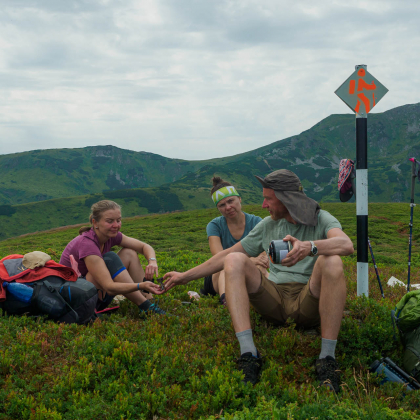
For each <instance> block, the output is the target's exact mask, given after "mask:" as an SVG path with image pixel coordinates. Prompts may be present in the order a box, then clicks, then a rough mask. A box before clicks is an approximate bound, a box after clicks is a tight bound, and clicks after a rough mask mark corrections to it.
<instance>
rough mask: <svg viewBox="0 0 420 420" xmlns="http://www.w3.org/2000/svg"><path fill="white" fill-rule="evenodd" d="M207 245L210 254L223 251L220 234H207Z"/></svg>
mask: <svg viewBox="0 0 420 420" xmlns="http://www.w3.org/2000/svg"><path fill="white" fill-rule="evenodd" d="M209 247H210V252H211V255H216V254H218V253H219V252H222V251H223V246H222V241H221V240H220V236H209Z"/></svg>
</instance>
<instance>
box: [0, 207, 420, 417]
mask: <svg viewBox="0 0 420 420" xmlns="http://www.w3.org/2000/svg"><path fill="white" fill-rule="evenodd" d="M323 208H324V209H326V210H328V211H330V212H331V213H332V214H334V215H335V216H336V217H337V218H338V219H339V220H340V222H341V223H342V225H343V228H344V230H345V232H346V233H347V234H348V235H349V236H350V237H351V239H352V240H353V242H354V244H355V245H356V217H355V207H354V205H351V204H347V205H346V204H325V205H323ZM244 210H245V211H247V212H249V213H254V214H258V215H261V216H263V217H265V216H266V213H265V211H264V210H262V209H261V208H260V207H259V206H245V207H244ZM369 213H370V216H369V229H370V231H369V234H370V238H371V241H372V245H373V249H374V252H375V257H376V260H377V263H378V266H379V272H380V275H381V280H382V284H383V285H384V291H385V299H382V297H381V295H380V292H379V288H378V285H377V279H376V275H375V272H374V270H373V267H372V266H370V269H369V278H370V286H369V287H370V290H369V298H360V297H357V296H356V277H357V276H356V260H357V257H356V253H355V254H354V255H352V256H350V257H346V258H343V261H344V266H345V274H346V278H347V283H348V297H347V302H346V308H345V316H344V319H343V324H342V328H341V332H340V336H339V340H338V346H337V360H338V361H339V363H340V367H341V369H342V379H343V386H342V392H341V393H340V394H339V395H338V396H336V395H331V394H329V393H327V392H326V391H325V390H323V389H321V388H319V387H318V385H317V383H316V381H315V377H314V373H313V363H314V361H315V359H316V358H317V356H318V354H319V348H320V340H321V338H320V335H319V331H317V330H315V331H303V330H298V329H296V328H295V326H294V325H293V324H287V325H285V326H284V327H282V328H277V327H273V326H271V325H269V324H267V323H266V322H265V321H263V320H262V319H261V318H260V317H259V316H258V315H257V314H256V313H255V312H252V324H253V330H254V336H255V341H256V344H257V346H258V348H259V350H260V351H261V353H262V354H263V355H264V368H263V373H262V377H261V380H260V382H259V383H258V384H257V385H256V386H254V387H253V386H251V385H249V384H248V385H244V384H242V382H241V375H240V373H239V372H238V371H237V370H236V368H235V359H236V358H237V357H238V355H239V354H238V350H239V349H238V345H237V342H236V339H235V336H234V333H233V329H232V326H231V322H230V317H229V314H228V311H227V310H226V308H224V307H223V306H221V305H219V303H218V301H217V299H216V298H201V299H200V300H199V301H191V300H190V299H189V297H188V294H187V292H188V291H189V290H194V291H198V290H199V288H200V285H201V282H202V280H196V281H194V282H191V283H189V284H188V285H186V286H179V287H177V288H175V289H173V290H171V291H170V292H169V293H168V294H166V295H163V296H162V297H160V299H159V305H160V306H161V307H163V308H164V309H165V310H167V311H168V312H170V313H172V314H174V315H177V316H176V317H158V316H155V317H150V318H149V319H147V320H141V319H140V318H139V316H138V313H137V308H135V307H134V306H133V305H131V304H129V303H128V302H126V301H123V302H122V303H121V308H120V311H119V312H117V313H115V314H114V315H111V316H110V317H108V318H106V319H101V320H97V321H96V322H95V323H94V324H93V325H90V326H78V325H59V324H56V323H53V322H50V321H47V320H45V319H39V318H38V319H34V318H30V317H7V316H2V317H0V335H1V340H0V419H153V420H157V419H200V418H201V419H205V418H210V419H221V418H225V419H232V420H233V419H347V418H349V419H350V418H351V419H353V418H354V419H356V418H357V419H413V418H420V396H419V394H418V393H417V392H407V391H405V390H404V389H403V387H402V386H400V385H398V384H386V385H380V384H379V382H380V381H379V380H378V379H377V378H375V377H374V376H372V375H371V374H370V373H369V371H368V367H369V366H370V364H371V363H372V362H373V361H374V360H376V359H378V358H380V357H381V356H388V357H391V358H392V359H393V360H394V361H395V362H396V363H398V364H401V354H402V351H401V346H400V344H399V342H398V341H396V340H394V336H393V330H392V325H391V322H390V310H391V309H392V308H393V307H394V306H395V304H396V302H398V300H399V299H400V298H401V297H402V296H403V294H404V293H405V289H404V288H394V289H391V288H389V287H388V286H386V285H385V284H386V281H387V280H388V279H389V278H390V277H391V276H394V277H396V278H398V279H400V280H402V281H406V278H407V257H408V222H409V218H410V207H409V205H408V204H372V205H370V207H369ZM216 215H217V213H216V211H215V210H213V209H211V210H201V211H190V212H182V213H172V214H165V215H159V216H146V217H139V218H130V219H124V220H123V228H122V231H123V233H125V234H126V235H128V236H133V237H136V238H139V239H141V240H143V241H145V242H148V243H150V244H151V245H152V246H153V247H154V248H155V249H156V250H157V256H158V261H159V267H160V274H161V275H162V274H164V273H165V272H167V271H172V270H177V271H184V270H187V269H189V268H191V267H193V266H195V265H197V264H199V263H201V262H204V261H205V260H206V259H207V258H208V257H209V256H210V253H209V250H208V245H207V238H206V233H205V226H206V224H207V223H208V221H210V220H211V219H212V218H213V217H215V216H216ZM419 216H420V214H419V212H418V211H416V212H415V216H414V217H415V220H414V227H415V229H414V232H415V234H414V242H413V258H412V261H413V262H412V283H420V259H419V236H420V235H419V233H418V232H419V229H418V228H416V220H417V221H418V222H419V223H420V219H419ZM77 230H78V228H76V227H69V228H66V229H57V230H55V231H49V232H42V233H37V234H35V235H28V236H24V237H18V238H14V239H8V240H6V241H3V242H0V257H4V256H6V255H8V254H12V253H20V254H24V253H26V252H29V251H34V250H40V251H44V252H47V253H49V254H50V255H51V256H52V258H53V259H55V260H56V261H58V260H59V258H60V254H61V252H62V250H63V249H64V247H65V245H66V244H67V242H68V241H69V240H70V239H72V238H73V237H74V236H76V235H77ZM142 258H143V257H141V259H142ZM142 261H144V260H143V259H142ZM184 302H188V303H184Z"/></svg>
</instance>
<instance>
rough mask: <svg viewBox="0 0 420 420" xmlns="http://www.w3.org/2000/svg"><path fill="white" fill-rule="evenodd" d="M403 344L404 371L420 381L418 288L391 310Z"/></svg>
mask: <svg viewBox="0 0 420 420" xmlns="http://www.w3.org/2000/svg"><path fill="white" fill-rule="evenodd" d="M391 317H392V321H393V323H394V325H396V326H397V328H398V331H399V333H400V337H401V342H402V344H403V346H404V354H403V366H404V369H405V371H406V372H407V373H408V374H409V375H410V376H412V377H413V378H416V380H417V381H419V382H420V290H413V291H412V292H409V293H407V294H406V295H405V296H403V298H402V299H401V300H400V301H399V302H398V303H397V306H396V307H395V310H394V311H391Z"/></svg>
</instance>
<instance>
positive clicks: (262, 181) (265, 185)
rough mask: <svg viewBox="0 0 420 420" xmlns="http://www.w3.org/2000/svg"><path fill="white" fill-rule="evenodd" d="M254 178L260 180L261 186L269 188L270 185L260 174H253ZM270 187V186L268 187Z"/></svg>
mask: <svg viewBox="0 0 420 420" xmlns="http://www.w3.org/2000/svg"><path fill="white" fill-rule="evenodd" d="M254 176H255V178H257V179H258V181H260V184H261V185H262V186H263V188H270V186H269V185H268V184H267V183H266V182H265V181H264V179H263V178H261V177H260V176H257V175H254ZM270 189H272V188H270Z"/></svg>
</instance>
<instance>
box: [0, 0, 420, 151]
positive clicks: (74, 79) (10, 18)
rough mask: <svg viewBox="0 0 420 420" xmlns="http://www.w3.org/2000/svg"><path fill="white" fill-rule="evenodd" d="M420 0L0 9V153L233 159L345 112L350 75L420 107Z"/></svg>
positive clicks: (69, 0) (77, 1) (73, 1)
mask: <svg viewBox="0 0 420 420" xmlns="http://www.w3.org/2000/svg"><path fill="white" fill-rule="evenodd" d="M419 46H420V1H419V0H413V1H411V0H363V1H357V0H352V1H348V0H345V1H343V0H337V1H327V0H317V1H314V0H293V1H292V0H289V1H284V0H255V1H254V0H231V1H229V0H172V1H171V0H147V1H143V0H32V1H31V0H10V1H6V0H0V78H1V83H0V147H1V149H0V154H5V153H14V152H22V151H27V150H34V149H50V148H63V147H67V148H69V147H84V146H92V145H106V144H112V145H115V146H118V147H121V148H125V149H130V150H136V151H147V152H152V153H157V154H160V155H163V156H167V157H172V158H182V159H209V158H214V157H222V156H228V155H234V154H237V153H241V152H245V151H248V150H252V149H256V148H258V147H261V146H264V145H267V144H269V143H272V142H274V141H276V140H280V139H283V138H286V137H288V136H291V135H294V134H299V133H300V132H302V131H304V130H307V129H308V128H310V127H311V126H313V125H314V124H316V123H317V122H318V121H320V120H321V119H323V118H325V117H327V116H328V115H330V114H336V113H349V112H351V111H350V110H349V109H348V108H347V106H346V105H345V104H344V103H343V102H341V101H340V99H339V98H338V97H337V96H336V95H335V94H334V91H335V90H336V89H337V88H338V87H339V86H340V85H341V83H342V82H344V80H346V79H347V77H348V76H350V74H351V73H352V72H353V71H354V66H355V65H356V64H367V65H368V67H367V68H368V71H369V72H370V73H371V74H372V75H373V76H375V77H376V78H377V79H378V80H379V81H380V82H381V83H382V84H384V85H385V86H386V87H387V88H388V89H389V92H388V94H387V95H386V96H385V97H384V98H383V99H382V101H381V102H380V103H379V104H378V105H377V106H376V107H375V109H374V112H383V111H386V110H388V109H391V108H394V107H396V106H400V105H405V104H408V103H417V102H420V87H419V86H420V54H419Z"/></svg>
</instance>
